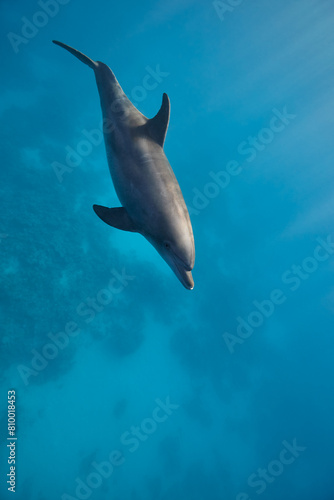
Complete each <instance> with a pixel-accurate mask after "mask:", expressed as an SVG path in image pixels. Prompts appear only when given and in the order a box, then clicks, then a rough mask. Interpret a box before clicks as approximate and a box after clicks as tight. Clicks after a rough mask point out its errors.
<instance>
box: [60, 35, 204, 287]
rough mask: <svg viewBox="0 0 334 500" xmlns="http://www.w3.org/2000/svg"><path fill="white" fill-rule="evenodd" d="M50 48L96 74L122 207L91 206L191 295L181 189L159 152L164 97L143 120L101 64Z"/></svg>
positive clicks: (189, 240)
mask: <svg viewBox="0 0 334 500" xmlns="http://www.w3.org/2000/svg"><path fill="white" fill-rule="evenodd" d="M53 43H55V44H56V45H59V46H60V47H63V48H64V49H66V50H68V51H69V52H70V53H71V54H73V55H74V56H75V57H77V58H78V59H79V60H80V61H82V62H83V63H85V64H87V66H89V67H90V68H92V69H93V70H94V73H95V79H96V83H97V88H98V91H99V95H100V101H101V108H102V114H103V123H104V126H103V133H104V142H105V146H106V153H107V159H108V164H109V169H110V173H111V178H112V181H113V184H114V187H115V190H116V193H117V196H118V198H119V200H120V202H121V205H122V206H121V207H116V208H108V207H103V206H101V205H93V209H94V211H95V213H96V215H98V217H100V219H102V221H103V222H105V223H106V224H108V225H109V226H112V227H115V228H117V229H122V230H123V231H132V232H137V233H140V234H142V235H143V236H144V237H145V238H146V239H147V240H148V241H149V242H150V243H151V244H152V245H153V246H154V248H155V249H156V250H157V251H158V252H159V254H160V255H161V257H162V258H163V259H164V260H165V261H166V262H167V264H168V265H169V266H170V268H171V269H172V270H173V271H174V273H175V274H176V276H177V277H178V279H179V280H180V282H181V283H182V284H183V285H184V286H185V288H187V289H188V290H192V289H193V288H194V281H193V278H192V274H191V270H192V269H193V267H194V262H195V243H194V236H193V230H192V226H191V221H190V217H189V213H188V210H187V207H186V204H185V201H184V198H183V196H182V192H181V189H180V186H179V184H178V182H177V180H176V177H175V175H174V172H173V170H172V168H171V166H170V164H169V162H168V160H167V157H166V155H165V153H164V150H163V146H164V142H165V137H166V133H167V128H168V123H169V115H170V102H169V98H168V96H167V94H163V98H162V105H161V108H160V110H159V111H158V113H157V114H156V116H155V117H154V118H151V119H148V118H146V116H144V115H143V114H142V113H141V112H140V111H138V109H137V108H136V107H135V106H134V105H133V104H132V103H131V101H130V100H129V99H128V98H127V96H126V95H125V94H124V92H123V90H122V88H121V86H120V85H119V83H118V81H117V80H116V77H115V75H114V73H113V72H112V71H111V69H110V68H109V67H108V66H107V65H106V64H104V63H102V62H100V61H93V60H92V59H89V57H87V56H85V55H84V54H82V53H81V52H79V51H78V50H76V49H73V48H72V47H70V46H68V45H65V44H64V43H62V42H58V41H56V40H53Z"/></svg>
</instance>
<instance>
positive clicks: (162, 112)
mask: <svg viewBox="0 0 334 500" xmlns="http://www.w3.org/2000/svg"><path fill="white" fill-rule="evenodd" d="M169 114H170V103H169V98H168V95H167V94H164V95H163V97H162V104H161V108H160V109H159V111H158V113H157V114H156V115H155V116H154V117H153V118H151V119H150V120H148V122H147V124H146V127H147V130H148V134H149V135H150V137H151V138H152V139H153V140H154V141H155V142H157V143H158V144H159V145H160V146H161V147H163V145H164V142H165V137H166V133H167V128H168V123H169Z"/></svg>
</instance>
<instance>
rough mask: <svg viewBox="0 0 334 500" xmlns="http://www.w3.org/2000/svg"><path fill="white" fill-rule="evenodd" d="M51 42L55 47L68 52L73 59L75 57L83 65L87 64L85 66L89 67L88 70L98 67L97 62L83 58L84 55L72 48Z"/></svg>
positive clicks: (55, 41)
mask: <svg viewBox="0 0 334 500" xmlns="http://www.w3.org/2000/svg"><path fill="white" fill-rule="evenodd" d="M52 41H53V43H55V44H56V45H59V47H63V49H66V50H68V51H69V52H71V54H73V55H74V56H75V57H77V58H78V59H79V60H80V61H82V62H83V63H85V64H87V66H89V67H90V68H92V69H94V70H95V69H96V68H97V67H98V63H97V62H95V61H93V60H92V59H89V57H87V56H85V54H83V53H82V52H79V51H78V50H76V49H73V47H70V46H69V45H66V44H65V43H62V42H57V40H52Z"/></svg>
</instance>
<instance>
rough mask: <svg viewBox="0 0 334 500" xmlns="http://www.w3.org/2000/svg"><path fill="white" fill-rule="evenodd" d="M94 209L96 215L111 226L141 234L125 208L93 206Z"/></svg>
mask: <svg viewBox="0 0 334 500" xmlns="http://www.w3.org/2000/svg"><path fill="white" fill-rule="evenodd" d="M93 209H94V212H95V213H96V215H97V216H98V217H100V219H101V220H103V222H105V223H106V224H108V225H109V226H112V227H116V228H117V229H122V231H132V232H133V233H138V232H139V231H138V229H137V228H136V226H135V224H134V223H133V221H132V220H131V219H130V217H129V214H128V212H127V211H126V210H125V208H123V207H117V208H108V207H102V206H101V205H93Z"/></svg>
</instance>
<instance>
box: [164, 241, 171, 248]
mask: <svg viewBox="0 0 334 500" xmlns="http://www.w3.org/2000/svg"><path fill="white" fill-rule="evenodd" d="M165 248H167V250H169V249H170V243H168V241H165Z"/></svg>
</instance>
